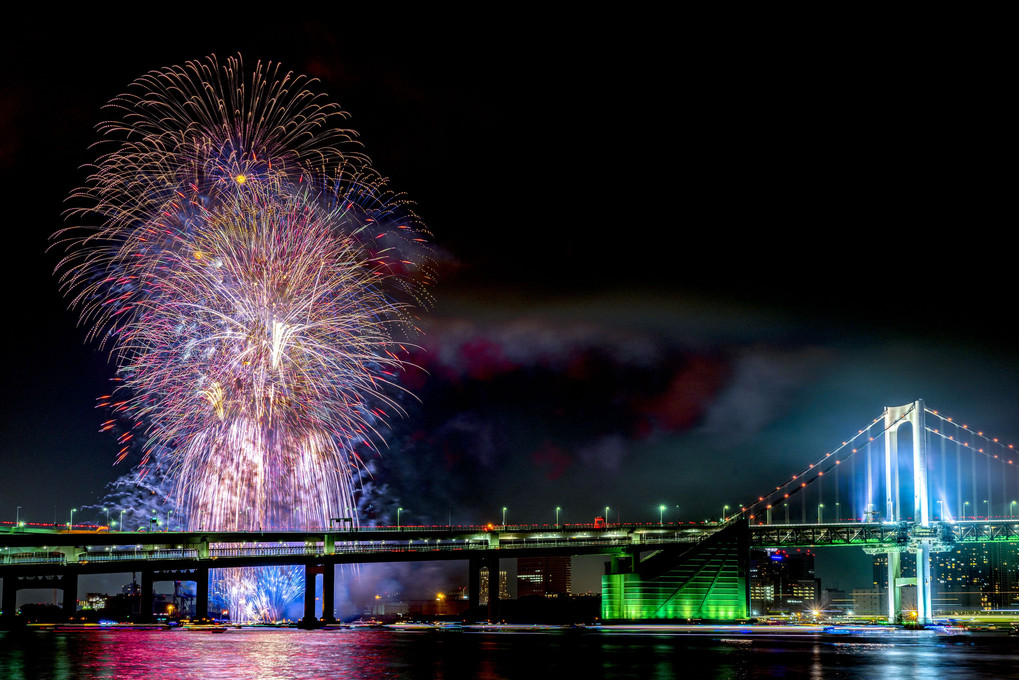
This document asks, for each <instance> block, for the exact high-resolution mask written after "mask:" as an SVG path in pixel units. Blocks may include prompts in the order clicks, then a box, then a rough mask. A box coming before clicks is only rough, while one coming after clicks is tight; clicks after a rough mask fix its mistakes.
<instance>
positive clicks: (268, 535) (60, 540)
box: [0, 518, 1019, 576]
mask: <svg viewBox="0 0 1019 680" xmlns="http://www.w3.org/2000/svg"><path fill="white" fill-rule="evenodd" d="M719 528H720V525H719V524H717V523H708V524H694V523H669V522H666V523H663V524H658V523H644V524H611V525H608V526H606V527H596V526H595V525H586V524H568V525H562V526H560V527H556V526H555V525H508V526H502V525H471V526H453V527H435V526H402V527H368V528H363V529H356V530H351V529H346V530H325V529H323V530H317V531H316V530H310V531H263V532H258V531H235V532H211V531H191V532H176V531H166V532H151V533H148V532H130V531H123V532H119V531H113V532H107V531H86V530H72V531H66V530H56V531H54V530H22V531H19V532H12V533H0V556H2V560H0V576H3V574H4V572H5V571H16V572H18V573H20V574H25V573H38V574H42V573H52V572H53V570H54V567H62V566H70V565H74V566H75V567H76V570H77V571H78V572H79V573H83V574H85V573H112V572H117V571H135V570H140V569H142V568H149V569H152V568H155V569H181V568H187V566H188V563H199V562H201V563H204V564H205V565H207V566H209V567H212V568H229V567H253V566H269V565H281V564H351V563H371V562H407V561H427V560H464V559H469V558H470V557H471V556H472V555H476V554H483V553H487V554H492V552H497V553H498V555H499V556H500V557H503V558H515V557H524V556H527V555H536V554H540V555H607V556H611V555H623V554H632V553H635V552H642V551H646V550H654V549H660V548H664V547H668V546H673V545H677V544H686V543H696V542H699V541H700V540H702V539H703V538H705V537H707V536H709V535H711V534H713V533H714V532H716V531H717V530H718V529H719ZM923 539H928V540H933V541H934V542H935V543H936V544H937V545H938V546H939V547H941V548H942V549H947V548H949V547H950V546H951V545H954V544H955V543H984V542H1002V541H1005V542H1019V518H1017V519H1016V520H1013V519H1011V518H1010V519H1007V520H1005V519H993V520H980V519H975V520H966V521H959V522H951V523H947V522H944V523H942V522H933V523H932V524H931V526H930V527H928V528H922V527H919V526H917V525H915V524H913V523H910V522H900V523H888V522H885V523H880V522H867V523H864V522H840V523H823V524H770V525H765V524H752V525H750V545H751V547H757V548H793V547H797V548H806V547H837V546H859V547H870V548H873V549H874V550H873V551H875V552H880V551H882V550H883V549H887V550H896V549H898V548H900V547H905V546H909V545H910V544H913V543H915V542H916V541H918V540H923Z"/></svg>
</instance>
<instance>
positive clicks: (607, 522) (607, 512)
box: [605, 505, 609, 526]
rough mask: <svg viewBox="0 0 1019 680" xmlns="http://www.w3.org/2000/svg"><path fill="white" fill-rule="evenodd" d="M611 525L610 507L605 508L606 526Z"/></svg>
mask: <svg viewBox="0 0 1019 680" xmlns="http://www.w3.org/2000/svg"><path fill="white" fill-rule="evenodd" d="M608 525H609V506H607V505H606V506H605V526H608Z"/></svg>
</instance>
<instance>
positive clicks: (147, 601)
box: [138, 570, 152, 623]
mask: <svg viewBox="0 0 1019 680" xmlns="http://www.w3.org/2000/svg"><path fill="white" fill-rule="evenodd" d="M140 607H141V609H140V611H139V612H138V620H139V621H140V622H141V623H148V622H150V621H152V571H151V570H145V571H143V572H142V592H141V605H140Z"/></svg>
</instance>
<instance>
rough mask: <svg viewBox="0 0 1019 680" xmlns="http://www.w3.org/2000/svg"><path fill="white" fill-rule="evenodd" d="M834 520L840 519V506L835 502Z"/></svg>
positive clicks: (839, 520) (838, 520)
mask: <svg viewBox="0 0 1019 680" xmlns="http://www.w3.org/2000/svg"><path fill="white" fill-rule="evenodd" d="M835 521H836V522H841V521H842V508H840V507H839V504H838V503H835Z"/></svg>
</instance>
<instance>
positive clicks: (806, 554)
mask: <svg viewBox="0 0 1019 680" xmlns="http://www.w3.org/2000/svg"><path fill="white" fill-rule="evenodd" d="M820 599H821V581H820V579H818V578H816V577H815V576H814V553H813V552H812V551H810V550H805V551H797V552H787V551H785V550H752V551H750V609H751V611H756V612H758V613H759V614H764V613H767V612H778V611H782V612H788V611H793V612H799V611H803V610H804V609H812V608H815V607H818V606H820Z"/></svg>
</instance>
